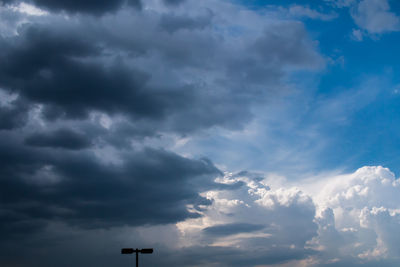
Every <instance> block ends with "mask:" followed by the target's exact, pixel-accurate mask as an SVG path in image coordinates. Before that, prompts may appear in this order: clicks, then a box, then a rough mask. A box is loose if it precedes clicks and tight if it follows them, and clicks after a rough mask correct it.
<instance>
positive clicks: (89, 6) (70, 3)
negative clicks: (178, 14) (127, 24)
mask: <svg viewBox="0 0 400 267" xmlns="http://www.w3.org/2000/svg"><path fill="white" fill-rule="evenodd" d="M2 2H3V3H5V4H10V3H18V2H21V1H19V0H3V1H2ZM31 2H32V3H33V4H34V5H36V6H37V7H40V8H44V9H48V10H51V11H66V12H70V13H86V14H94V15H101V14H104V13H108V12H113V11H115V10H117V9H118V8H120V7H121V6H122V5H124V4H129V5H131V6H134V7H136V8H140V7H141V2H140V0H110V1H107V0H100V1H99V0H86V1H79V0H61V1H60V0H58V1H52V0H31Z"/></svg>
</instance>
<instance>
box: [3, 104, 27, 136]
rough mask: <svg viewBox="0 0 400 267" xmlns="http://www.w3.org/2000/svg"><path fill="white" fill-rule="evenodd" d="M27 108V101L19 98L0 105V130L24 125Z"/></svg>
mask: <svg viewBox="0 0 400 267" xmlns="http://www.w3.org/2000/svg"><path fill="white" fill-rule="evenodd" d="M29 108H30V105H29V103H28V102H26V101H24V100H21V99H17V100H14V101H12V103H10V104H9V105H4V106H0V130H11V129H14V128H19V127H22V126H23V125H25V123H26V122H27V119H28V111H29Z"/></svg>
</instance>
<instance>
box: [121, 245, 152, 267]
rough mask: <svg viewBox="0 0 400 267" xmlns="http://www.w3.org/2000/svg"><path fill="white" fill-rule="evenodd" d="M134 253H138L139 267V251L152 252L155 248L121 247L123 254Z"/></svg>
mask: <svg viewBox="0 0 400 267" xmlns="http://www.w3.org/2000/svg"><path fill="white" fill-rule="evenodd" d="M133 253H136V267H139V253H142V254H151V253H153V249H152V248H142V249H133V248H123V249H121V254H133Z"/></svg>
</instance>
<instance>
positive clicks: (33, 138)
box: [25, 129, 92, 150]
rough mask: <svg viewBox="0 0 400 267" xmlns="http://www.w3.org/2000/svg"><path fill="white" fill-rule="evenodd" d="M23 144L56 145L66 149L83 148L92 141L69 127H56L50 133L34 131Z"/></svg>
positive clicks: (88, 145)
mask: <svg viewBox="0 0 400 267" xmlns="http://www.w3.org/2000/svg"><path fill="white" fill-rule="evenodd" d="M25 144H27V145H30V146H37V147H58V148H66V149H77V150H79V149H83V148H88V147H90V146H91V144H92V142H91V140H89V138H88V137H87V136H85V135H83V134H80V133H77V132H74V131H71V130H69V129H58V130H56V131H54V132H51V133H35V134H32V135H30V136H28V137H27V138H26V139H25Z"/></svg>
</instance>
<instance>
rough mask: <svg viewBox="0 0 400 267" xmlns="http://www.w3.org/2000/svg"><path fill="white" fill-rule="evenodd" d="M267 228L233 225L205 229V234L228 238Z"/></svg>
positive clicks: (247, 224) (253, 225)
mask: <svg viewBox="0 0 400 267" xmlns="http://www.w3.org/2000/svg"><path fill="white" fill-rule="evenodd" d="M264 228H265V225H261V224H250V223H231V224H222V225H215V226H210V227H207V228H204V229H203V232H204V233H205V234H207V235H211V236H228V235H234V234H240V233H251V232H256V231H260V230H262V229H264Z"/></svg>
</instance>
